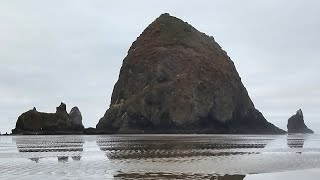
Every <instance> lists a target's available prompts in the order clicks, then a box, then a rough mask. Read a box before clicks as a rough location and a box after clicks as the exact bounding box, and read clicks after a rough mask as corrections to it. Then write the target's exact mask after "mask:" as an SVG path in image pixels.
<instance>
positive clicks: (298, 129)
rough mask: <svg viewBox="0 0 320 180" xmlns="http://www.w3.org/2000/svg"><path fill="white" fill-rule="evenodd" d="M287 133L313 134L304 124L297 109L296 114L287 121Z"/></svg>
mask: <svg viewBox="0 0 320 180" xmlns="http://www.w3.org/2000/svg"><path fill="white" fill-rule="evenodd" d="M287 128H288V133H304V134H313V133H314V132H313V131H312V130H311V129H309V128H308V127H307V126H306V124H305V123H304V119H303V113H302V110H301V109H299V110H298V111H297V113H296V114H295V115H293V116H291V117H290V118H289V119H288V125H287Z"/></svg>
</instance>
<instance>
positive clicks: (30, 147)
mask: <svg viewBox="0 0 320 180" xmlns="http://www.w3.org/2000/svg"><path fill="white" fill-rule="evenodd" d="M83 144H84V140H83V139H77V140H70V141H68V140H67V141H66V140H65V139H61V140H59V139H53V140H50V139H46V138H30V139H23V140H22V139H19V138H17V139H16V146H17V149H18V151H19V152H20V153H25V154H30V155H33V156H38V157H32V158H29V159H30V160H31V161H34V162H36V163H38V162H39V160H40V159H41V158H45V157H43V155H44V154H45V153H47V154H49V153H51V154H52V155H54V154H55V153H61V152H67V153H68V152H70V153H72V155H70V156H71V158H72V160H74V161H79V160H81V157H82V156H81V152H82V151H83ZM56 157H57V159H58V162H68V160H69V156H56Z"/></svg>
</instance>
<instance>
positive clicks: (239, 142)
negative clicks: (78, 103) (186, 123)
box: [97, 136, 270, 159]
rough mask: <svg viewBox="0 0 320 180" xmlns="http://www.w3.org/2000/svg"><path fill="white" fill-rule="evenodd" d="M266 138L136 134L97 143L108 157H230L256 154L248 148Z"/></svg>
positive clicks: (266, 141)
mask: <svg viewBox="0 0 320 180" xmlns="http://www.w3.org/2000/svg"><path fill="white" fill-rule="evenodd" d="M269 141H270V140H269V139H264V140H261V139H259V140H257V139H240V138H236V139H235V138H225V137H224V138H223V139H222V138H216V139H208V138H205V139H201V138H200V139H199V138H197V139H193V138H192V137H191V138H188V139H182V138H179V137H157V139H156V140H155V139H154V138H146V137H143V136H141V137H138V138H137V137H136V138H135V139H130V138H129V139H128V138H126V139H125V140H124V139H122V140H120V139H117V138H113V139H112V140H111V141H110V140H100V141H97V145H98V146H99V147H100V149H101V150H102V151H104V152H105V153H106V156H107V157H108V158H109V159H141V158H172V157H195V156H231V155H245V154H256V153H259V152H258V151H248V150H247V149H253V150H254V149H262V148H264V147H265V146H266V144H267V143H268V142H269Z"/></svg>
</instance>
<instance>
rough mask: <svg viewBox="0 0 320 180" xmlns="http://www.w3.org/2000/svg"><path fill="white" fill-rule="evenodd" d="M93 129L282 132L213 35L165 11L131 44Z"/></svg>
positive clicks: (153, 131)
mask: <svg viewBox="0 0 320 180" xmlns="http://www.w3.org/2000/svg"><path fill="white" fill-rule="evenodd" d="M96 128H97V130H98V131H101V132H106V133H259V134H261V133H263V134H279V133H285V131H283V130H281V129H279V128H277V127H276V126H274V125H273V124H271V123H269V122H267V120H266V119H265V118H264V117H263V115H262V113H261V112H259V111H258V110H257V109H256V108H255V107H254V104H253V102H252V101H251V99H250V97H249V95H248V92H247V90H246V88H245V87H244V85H243V84H242V82H241V78H240V76H239V74H238V72H237V70H236V68H235V65H234V63H233V61H232V60H231V59H230V57H229V56H228V55H227V53H226V52H225V51H224V50H222V48H221V47H220V45H219V44H218V43H217V42H216V41H215V40H214V38H213V37H212V36H207V35H206V34H204V33H202V32H199V31H198V30H197V29H195V28H194V27H192V26H191V25H189V24H188V23H186V22H184V21H182V20H180V19H178V18H176V17H173V16H170V15H169V14H162V15H161V16H160V17H158V18H157V19H156V20H155V21H154V22H152V23H151V24H150V25H149V26H148V27H147V28H146V29H145V30H144V31H143V33H142V34H141V35H140V36H139V37H138V38H137V40H136V41H135V42H133V44H132V46H131V47H130V49H129V51H128V55H127V56H126V57H125V58H124V60H123V65H122V67H121V70H120V75H119V79H118V81H117V83H116V84H115V86H114V90H113V93H112V97H111V104H110V107H109V109H108V110H107V111H106V113H105V115H104V116H103V117H102V118H101V119H100V121H99V123H98V124H97V127H96Z"/></svg>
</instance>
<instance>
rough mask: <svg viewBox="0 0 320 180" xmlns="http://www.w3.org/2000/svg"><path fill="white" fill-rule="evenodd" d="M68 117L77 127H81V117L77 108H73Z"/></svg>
mask: <svg viewBox="0 0 320 180" xmlns="http://www.w3.org/2000/svg"><path fill="white" fill-rule="evenodd" d="M69 116H70V118H71V119H73V122H74V123H75V124H78V125H82V115H81V112H80V110H79V108H78V107H77V106H75V107H73V108H72V109H71V111H70V113H69Z"/></svg>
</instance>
